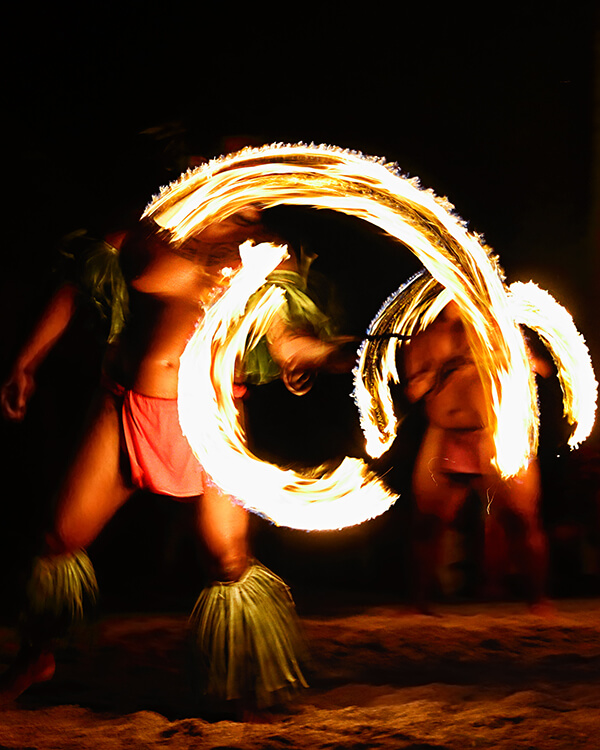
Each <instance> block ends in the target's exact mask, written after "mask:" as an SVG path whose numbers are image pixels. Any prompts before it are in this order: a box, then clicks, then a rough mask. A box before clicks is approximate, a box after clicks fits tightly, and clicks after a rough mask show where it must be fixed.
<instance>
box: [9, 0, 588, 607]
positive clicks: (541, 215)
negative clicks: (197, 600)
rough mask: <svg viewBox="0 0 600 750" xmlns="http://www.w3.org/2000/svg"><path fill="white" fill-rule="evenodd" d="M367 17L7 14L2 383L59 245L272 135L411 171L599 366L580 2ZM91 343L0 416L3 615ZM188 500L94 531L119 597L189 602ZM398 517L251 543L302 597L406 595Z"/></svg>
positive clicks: (205, 9)
mask: <svg viewBox="0 0 600 750" xmlns="http://www.w3.org/2000/svg"><path fill="white" fill-rule="evenodd" d="M378 5H379V4H378V3H369V4H365V5H363V6H360V5H359V6H357V7H356V9H355V10H352V11H351V10H350V9H349V6H338V5H337V4H323V5H322V6H320V7H318V8H313V7H310V6H308V5H286V4H280V5H279V6H277V7H276V8H275V9H273V10H269V9H268V8H267V7H266V6H262V5H261V6H254V7H253V8H251V9H250V8H247V7H244V8H242V9H241V10H240V9H234V8H233V6H229V5H226V4H219V5H218V6H216V7H212V6H208V4H197V5H196V8H195V9H194V10H191V9H190V8H189V4H181V5H180V4H179V3H156V2H144V3H142V2H139V3H131V2H118V3H117V2H114V3H112V2H103V3H93V2H88V3H81V4H77V5H76V4H74V3H60V2H57V3H53V4H49V3H48V4H43V5H42V4H39V3H29V4H26V5H25V4H22V5H20V6H19V8H18V10H16V11H15V13H14V14H13V15H12V16H11V18H10V20H9V19H8V18H7V19H6V21H5V23H4V36H5V40H4V42H3V48H4V66H3V73H4V75H3V100H4V103H5V107H4V117H3V125H4V128H3V145H4V157H5V158H4V184H5V191H6V192H7V195H6V196H5V198H4V200H3V202H2V207H3V210H4V217H3V219H4V221H3V229H4V232H3V237H4V253H3V266H4V272H3V274H2V279H1V284H2V295H1V305H2V310H1V312H2V325H1V327H0V343H1V346H2V349H1V351H2V362H1V367H2V373H1V374H2V375H3V376H4V374H5V373H6V372H7V371H8V368H9V367H10V363H11V361H12V359H13V357H14V355H15V353H16V351H17V350H18V347H19V346H20V344H21V343H22V341H23V339H24V337H25V336H26V334H27V331H28V329H29V327H30V325H31V324H32V321H33V320H34V319H35V317H36V315H37V314H39V311H40V309H41V307H42V305H43V302H44V300H45V299H46V298H47V296H48V294H49V293H50V291H51V288H52V283H53V277H52V269H53V266H54V264H55V258H56V254H55V248H56V244H57V242H58V240H59V238H60V237H61V236H62V235H64V234H65V233H67V232H70V231H73V230H74V229H77V228H79V227H85V228H88V229H89V230H91V231H93V232H103V231H107V230H110V229H114V228H115V227H119V226H122V225H123V224H125V223H126V222H127V221H128V220H130V218H131V216H133V215H135V214H136V213H138V212H139V210H140V208H141V207H143V205H144V204H145V203H146V202H147V201H148V200H149V198H150V197H151V196H152V194H153V193H154V192H156V190H157V189H158V187H159V186H160V185H161V184H165V183H166V182H168V181H169V180H171V179H173V178H174V177H175V176H177V174H178V171H179V169H180V167H181V166H182V165H183V158H184V157H185V155H186V154H189V153H194V154H204V155H206V156H212V155H216V154H219V153H222V152H224V151H227V150H230V149H231V148H232V147H234V148H235V146H236V145H244V144H245V143H247V142H252V143H266V142H273V141H285V142H297V141H303V142H317V143H328V144H334V145H337V146H340V147H345V148H352V149H357V150H360V151H362V152H364V153H366V154H371V155H377V156H385V157H386V158H387V159H388V160H390V161H396V162H397V163H398V164H399V166H400V168H401V170H402V171H403V172H404V173H405V174H410V175H418V176H419V177H420V178H421V181H422V184H423V185H424V186H426V187H432V188H433V189H434V190H435V192H436V193H438V194H440V195H447V196H448V197H449V199H450V200H451V201H452V202H453V203H454V204H455V206H456V210H457V212H458V213H459V214H460V215H461V216H462V217H463V218H464V219H466V220H467V221H468V222H469V226H470V228H471V229H473V230H474V231H477V232H481V233H483V234H484V236H485V239H486V240H487V242H488V244H490V245H491V246H492V247H493V248H494V249H495V250H496V252H497V253H499V255H500V257H501V261H502V264H503V266H504V268H505V269H506V271H507V274H508V279H509V281H512V280H515V279H522V280H524V281H527V280H529V279H530V278H533V279H534V280H535V281H537V282H538V283H539V284H540V285H541V286H543V287H545V288H546V289H548V290H549V291H550V292H551V293H552V294H553V295H554V296H555V297H556V298H557V299H559V300H560V301H561V302H562V303H563V304H565V305H566V306H567V307H568V308H569V310H570V311H571V312H572V314H573V315H574V318H575V320H576V322H577V325H578V327H579V330H580V331H582V333H583V334H584V336H585V338H586V340H587V341H588V344H589V346H590V348H591V350H592V353H593V356H594V358H595V361H596V362H598V361H599V360H600V357H599V355H598V345H599V337H598V316H597V311H596V304H597V303H596V300H597V296H598V294H599V292H600V287H599V284H598V279H599V277H600V269H599V264H598V223H597V211H594V209H595V208H597V204H598V195H599V191H598V187H599V169H598V158H599V149H598V136H597V128H598V104H597V102H598V93H597V90H598V80H597V75H595V72H596V71H597V69H598V62H597V60H598V52H597V49H598V44H597V41H596V40H597V35H598V32H597V26H598V16H597V14H596V13H595V12H594V11H595V3H593V2H576V3H573V2H566V0H555V1H554V2H539V1H537V0H534V1H533V2H519V3H516V2H515V3H503V4H502V3H493V4H485V5H482V6H481V8H480V9H479V10H473V9H472V8H469V9H467V5H470V4H466V3H465V4H462V3H456V4H447V3H444V4H437V3H433V4H429V5H427V6H426V7H425V6H424V7H423V8H422V9H421V10H418V9H410V10H409V9H407V8H406V7H405V4H397V5H396V7H394V8H393V9H391V10H390V9H389V8H388V9H386V10H383V9H381V10H379V9H378ZM382 5H383V4H382ZM594 127H595V128H596V131H594ZM595 132H596V136H595V137H594V134H595ZM381 257H385V253H384V254H383V255H382V256H381ZM354 261H355V266H356V268H357V272H356V275H355V277H354V278H355V280H356V278H358V279H360V278H361V274H364V273H367V270H366V269H368V273H369V274H370V276H369V278H373V279H377V278H378V277H379V278H382V279H383V278H385V283H387V282H388V281H390V283H391V281H393V282H394V283H393V285H392V288H395V287H396V286H397V285H398V284H399V283H400V282H401V281H402V280H403V279H401V278H400V279H398V283H396V280H395V279H391V280H389V276H390V274H389V272H388V270H387V269H384V268H382V269H381V272H379V269H377V268H375V269H374V268H373V264H372V263H368V262H367V260H366V258H364V257H362V258H361V257H360V254H359V255H357V256H356V257H354ZM361 264H364V265H362V266H361ZM361 268H362V270H361ZM385 283H383V282H382V284H383V286H382V296H381V301H383V299H384V298H385V295H386V294H387V292H388V291H390V290H389V289H386V288H385ZM375 289H376V287H375ZM370 291H371V292H373V291H374V289H373V288H371V289H370ZM357 304H359V303H357ZM373 312H375V311H373ZM99 352H100V347H99V343H98V340H97V339H96V338H95V335H94V333H93V325H92V322H91V321H87V320H85V319H83V320H80V321H79V322H78V324H77V326H76V327H75V328H74V330H73V331H71V332H70V334H69V335H68V336H67V338H66V340H65V341H64V342H63V343H62V344H61V345H60V346H59V347H58V348H57V350H56V351H55V352H54V353H53V355H52V357H51V358H50V359H49V361H48V363H47V364H46V365H45V366H44V368H43V370H42V371H41V373H40V383H39V388H38V393H37V395H36V398H35V400H34V402H33V403H32V405H31V410H30V414H29V417H28V420H27V421H26V423H24V424H22V425H6V424H3V425H2V426H1V430H2V446H3V456H4V461H5V464H4V468H3V476H4V490H3V492H2V495H3V497H2V498H1V499H0V501H1V502H2V503H3V506H4V507H3V511H2V512H3V515H4V521H3V525H2V532H1V533H2V537H3V539H4V540H5V541H4V542H3V544H2V549H3V552H2V556H1V560H2V561H3V562H2V567H3V571H4V573H3V575H2V576H0V582H1V581H2V580H4V581H5V584H4V585H5V588H6V590H7V592H8V595H7V597H5V601H6V602H7V610H9V609H11V604H10V602H11V601H12V596H13V593H14V592H13V588H14V585H13V583H12V582H13V581H14V580H15V577H14V575H12V571H13V570H14V569H15V568H18V567H19V566H20V561H21V559H25V558H26V557H27V554H28V552H29V550H30V549H31V548H32V546H33V543H34V540H35V537H36V534H35V530H36V529H38V528H39V527H40V526H41V522H42V519H43V518H44V517H45V515H46V514H47V512H48V510H47V509H48V508H49V501H48V497H49V496H50V495H51V494H52V490H53V488H54V487H55V486H56V483H57V482H58V480H59V477H60V474H61V472H62V470H63V468H64V465H65V463H66V461H67V457H68V455H69V452H70V450H71V448H72V445H73V443H74V442H75V440H76V435H77V431H78V429H79V428H80V425H81V418H82V414H83V413H84V411H85V406H86V403H87V400H88V399H89V395H90V393H91V391H92V389H93V386H94V384H95V380H96V379H97V373H98V359H99ZM323 387H324V388H326V385H325V386H323ZM337 390H338V392H339V384H338V389H337ZM317 408H318V407H317ZM340 409H341V410H342V411H344V409H343V407H340ZM346 416H347V415H346V413H345V412H344V417H343V418H346ZM596 432H597V431H596ZM596 443H597V441H596ZM596 443H594V441H592V442H591V443H590V445H591V446H592V448H593V446H594V445H595V444H596ZM592 448H588V449H586V450H587V452H586V453H585V460H582V462H583V463H586V462H587V463H586V466H588V469H586V471H588V473H590V475H591V477H592V478H591V479H589V477H588V474H586V475H585V477H586V478H585V479H584V480H581V481H580V482H579V485H578V487H579V486H581V482H583V485H584V488H585V492H587V493H588V494H589V493H590V491H593V486H594V485H593V482H594V481H595V480H594V479H593V476H594V471H597V466H598V465H597V458H596V456H597V453H594V451H593V450H592ZM588 458H589V461H591V462H592V466H593V467H595V468H592V469H589V465H590V464H589V461H588ZM594 462H595V463H594ZM586 482H587V484H586ZM596 486H597V485H596ZM590 487H591V488H592V490H590ZM568 494H570V495H572V494H574V491H573V489H571V490H569V493H568ZM188 510H189V509H186V507H185V506H182V505H179V504H174V503H172V502H168V501H164V499H160V498H150V497H147V496H142V497H140V498H138V499H136V500H134V501H132V503H131V508H126V509H125V510H124V511H123V512H122V514H120V516H119V518H117V519H116V520H115V522H114V523H113V524H112V525H111V527H110V528H109V529H107V531H106V534H105V541H102V540H100V541H99V542H98V543H97V544H96V545H95V548H94V549H93V550H92V552H93V553H94V555H95V560H96V562H97V566H98V569H99V575H100V577H101V578H102V577H104V579H105V582H106V588H107V589H108V591H109V593H108V594H107V596H108V597H109V598H110V596H113V597H114V603H115V606H144V605H147V604H148V602H150V603H151V606H159V605H160V606H162V605H163V604H164V605H165V606H166V604H165V602H168V601H170V599H169V596H168V595H167V594H172V595H173V599H175V600H176V601H177V602H179V601H181V598H183V599H185V600H186V601H187V599H188V598H190V597H191V598H193V595H195V592H196V589H195V588H194V585H195V582H192V583H193V584H194V585H192V583H190V579H193V578H194V576H195V575H196V574H195V573H194V574H193V575H192V574H191V573H190V571H191V570H194V571H195V570H196V561H195V551H194V545H193V541H192V540H191V539H190V538H189V533H188V532H186V529H189V525H190V524H189V521H190V519H189V512H188ZM586 512H587V511H586ZM395 513H396V515H395V516H393V518H392V519H391V520H390V519H389V518H388V517H386V518H384V519H383V520H381V519H380V520H379V521H377V522H375V523H373V524H367V525H365V526H364V527H362V528H361V529H360V530H350V531H348V532H344V533H343V534H337V535H335V534H334V535H331V534H323V535H320V534H318V535H311V537H310V539H309V538H308V537H307V536H306V535H303V534H293V533H292V534H290V533H289V532H280V531H274V530H273V529H271V528H269V527H267V526H266V525H264V524H262V523H260V522H258V523H257V525H258V527H259V528H258V530H257V535H258V536H257V545H258V547H259V550H260V552H261V555H262V557H263V558H264V559H265V562H267V563H268V562H270V559H269V558H272V559H274V560H275V564H276V565H278V566H279V568H278V569H280V571H281V572H283V573H285V574H287V575H288V576H289V577H291V578H292V579H293V581H295V582H299V583H305V584H306V585H307V586H308V587H311V586H315V585H317V584H318V582H320V581H325V582H330V583H337V584H339V585H343V586H347V587H349V588H352V587H353V586H354V587H358V588H360V589H363V590H364V589H368V588H369V587H370V586H371V585H372V581H373V580H374V578H377V579H378V580H382V581H383V583H384V585H389V584H390V580H391V579H393V578H394V576H395V575H396V573H395V571H396V570H397V571H398V580H399V581H400V583H399V584H398V590H399V591H400V590H401V589H402V570H403V568H402V555H401V553H400V552H399V551H398V548H399V547H402V545H399V544H398V543H397V540H398V539H404V538H405V536H406V535H405V533H404V532H403V529H402V528H401V527H402V522H403V516H402V511H401V510H398V511H395ZM580 521H581V519H579V520H578V523H579V522H580ZM583 522H584V523H586V522H587V521H586V519H585V518H584V519H583ZM165 528H166V529H168V532H167V533H166V534H165V533H164V532H165ZM403 534H404V535H403ZM165 540H166V541H165ZM390 549H395V553H397V554H396V557H394V556H393V555H390V554H388V553H389V550H390ZM385 550H387V552H386V551H385ZM577 554H579V553H577ZM392 558H393V559H392ZM578 560H579V558H577V560H575V561H573V560H570V562H568V564H569V565H572V566H573V574H572V575H570V576H567V579H568V580H567V583H566V584H565V587H566V589H567V593H569V592H570V591H571V590H575V588H576V587H577V586H578V585H580V581H581V575H582V566H581V565H580V563H579V562H578ZM390 571H391V572H390ZM558 577H559V578H560V575H559V576H558ZM394 585H395V584H394ZM570 587H571V588H570ZM573 587H574V588H573ZM111 591H112V592H113V593H112V594H111V593H110V592H111ZM157 603H158V604H157Z"/></svg>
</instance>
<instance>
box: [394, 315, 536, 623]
mask: <svg viewBox="0 0 600 750" xmlns="http://www.w3.org/2000/svg"><path fill="white" fill-rule="evenodd" d="M404 370H405V376H406V383H407V385H406V395H407V397H408V399H409V401H410V402H412V403H416V402H418V401H421V402H422V405H423V408H424V413H425V419H426V421H427V427H426V429H425V434H424V437H423V440H422V442H421V446H420V448H419V451H418V454H417V459H416V463H415V466H414V470H413V475H412V495H413V498H414V513H415V524H414V537H413V544H414V554H415V565H416V570H415V576H416V583H415V596H416V600H417V606H418V607H419V608H420V609H422V610H424V611H427V602H428V598H429V596H430V594H431V591H432V587H433V584H434V581H435V573H436V568H437V566H438V565H439V562H440V555H441V547H442V535H443V532H444V529H445V528H447V527H449V526H450V525H451V524H452V523H453V522H454V521H455V520H456V517H457V514H458V512H459V510H460V509H461V508H462V507H463V505H464V503H465V502H466V500H467V498H468V497H469V495H471V493H473V492H476V493H477V494H478V495H479V496H480V498H481V499H482V501H483V502H484V503H485V505H486V509H487V511H488V512H489V518H488V519H487V523H486V532H487V535H488V538H489V540H490V541H492V539H491V538H490V536H489V535H490V532H491V531H493V530H494V528H495V526H496V525H499V526H500V527H501V528H502V529H503V530H504V532H505V534H506V538H507V540H508V543H509V552H510V555H511V558H512V560H513V561H514V562H515V563H516V564H517V566H518V567H519V568H520V571H521V573H522V574H524V575H525V577H526V579H527V581H528V585H529V590H528V596H529V598H530V602H531V605H532V607H533V608H534V609H537V610H542V609H543V608H545V606H546V605H545V604H544V592H545V578H546V563H547V542H546V537H545V534H544V531H543V529H542V525H541V519H540V479H539V469H538V465H537V461H535V460H532V461H531V462H530V463H529V465H528V466H527V467H526V469H524V470H522V471H521V472H520V473H519V474H518V475H517V476H516V477H513V478H511V479H508V480H503V479H501V477H500V476H499V474H498V472H497V471H496V470H495V469H494V467H493V465H492V460H491V459H492V456H493V442H492V436H491V432H490V429H489V427H488V423H487V418H486V414H487V405H486V402H485V398H486V395H485V391H484V388H483V386H482V383H481V379H480V377H479V374H478V372H477V366H476V364H475V361H474V358H473V354H472V352H471V349H470V346H469V342H468V337H467V331H466V328H465V325H464V323H463V321H462V319H461V317H460V314H459V309H458V306H457V305H456V303H454V302H451V303H450V304H448V305H447V306H446V307H445V308H444V309H443V310H442V312H441V313H440V315H439V316H438V317H437V318H436V319H435V320H434V321H433V323H431V324H430V325H429V326H428V327H427V328H425V329H424V330H423V331H421V332H420V333H418V334H417V335H416V336H414V337H413V338H412V339H411V340H410V341H409V343H408V344H407V346H406V348H405V355H404ZM486 547H487V545H486ZM495 549H496V547H495V545H494V544H493V543H491V544H490V545H489V547H488V548H487V550H486V552H487V554H488V560H489V561H490V562H493V559H492V558H493V557H494V554H493V553H494V550H495Z"/></svg>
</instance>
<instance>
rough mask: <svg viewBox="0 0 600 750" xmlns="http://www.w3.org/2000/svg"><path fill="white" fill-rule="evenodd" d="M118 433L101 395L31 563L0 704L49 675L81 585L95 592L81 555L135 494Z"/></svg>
mask: <svg viewBox="0 0 600 750" xmlns="http://www.w3.org/2000/svg"><path fill="white" fill-rule="evenodd" d="M119 430H120V422H119V413H118V403H117V402H116V401H115V399H114V397H113V396H112V395H110V394H102V395H101V396H100V398H99V399H98V402H97V403H96V404H95V407H94V411H93V413H92V418H91V420H90V422H89V426H88V429H87V432H86V434H85V436H84V439H83V442H82V444H81V446H80V448H79V451H78V453H77V455H76V457H75V460H74V462H73V464H72V466H71V467H70V470H69V471H68V473H67V475H66V477H65V481H64V483H63V486H62V488H61V490H60V492H59V496H58V504H57V510H56V520H55V524H54V528H53V530H52V531H51V532H50V533H48V534H47V535H46V548H45V550H44V551H43V554H42V556H41V557H40V558H38V559H36V561H35V562H34V567H33V572H32V576H31V580H30V582H29V585H28V589H27V603H26V606H25V612H24V614H23V644H22V647H21V652H20V653H19V656H18V657H17V660H16V662H15V664H14V665H13V667H11V668H9V670H8V671H7V673H6V674H5V675H3V677H2V686H1V688H0V691H1V695H2V697H3V699H4V700H7V699H13V698H15V697H17V696H18V695H20V693H22V692H23V691H24V690H26V689H27V688H28V687H29V686H30V685H31V684H33V683H35V682H40V681H43V680H46V679H50V678H51V677H52V675H53V673H54V657H53V655H52V651H53V640H54V638H55V637H57V636H58V635H60V633H61V631H65V630H66V629H67V628H68V626H69V623H70V621H71V620H73V619H75V618H76V617H77V616H78V615H80V614H81V609H82V607H83V601H82V599H83V593H82V587H83V588H86V587H88V590H89V591H93V590H94V587H95V577H94V574H93V569H92V568H91V564H90V563H89V560H87V558H86V557H85V555H84V554H83V553H81V552H79V550H80V549H81V548H82V547H84V546H86V545H87V544H89V543H90V542H91V541H93V539H94V538H95V537H96V536H97V535H98V533H99V532H100V530H101V529H102V528H103V526H104V525H105V524H106V522H107V521H108V520H109V519H110V518H111V517H112V515H113V514H114V513H115V512H116V510H117V509H118V508H119V507H120V506H121V505H123V503H124V502H125V501H126V500H127V498H128V497H129V496H130V495H131V494H132V492H133V488H132V487H130V486H129V485H128V484H127V483H126V482H125V480H124V478H123V475H122V472H121V468H120V460H121V456H120V443H119ZM86 561H87V562H86ZM74 600H75V601H74Z"/></svg>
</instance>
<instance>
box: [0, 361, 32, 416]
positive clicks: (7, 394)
mask: <svg viewBox="0 0 600 750" xmlns="http://www.w3.org/2000/svg"><path fill="white" fill-rule="evenodd" d="M34 391H35V381H34V379H33V375H32V374H31V373H30V372H28V371H27V370H21V369H17V370H13V372H12V374H11V375H10V377H9V378H8V380H7V381H6V382H5V383H4V384H3V386H2V390H1V391H0V407H1V409H2V414H3V415H4V417H5V418H6V419H10V420H11V421H13V422H20V421H21V420H22V419H23V417H24V416H25V412H26V411H27V404H28V402H29V399H30V398H31V396H32V395H33V392H34Z"/></svg>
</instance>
